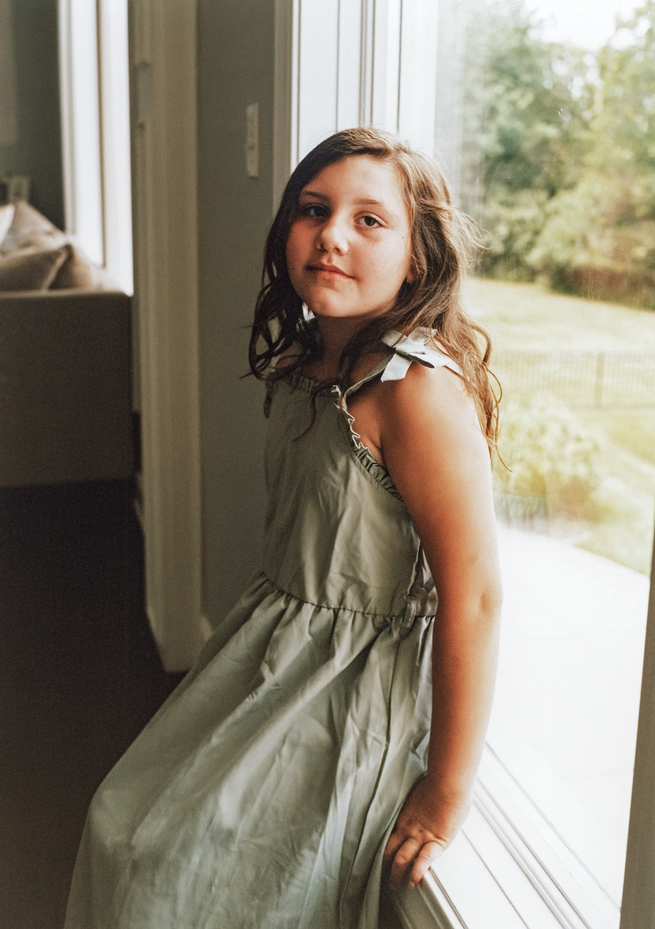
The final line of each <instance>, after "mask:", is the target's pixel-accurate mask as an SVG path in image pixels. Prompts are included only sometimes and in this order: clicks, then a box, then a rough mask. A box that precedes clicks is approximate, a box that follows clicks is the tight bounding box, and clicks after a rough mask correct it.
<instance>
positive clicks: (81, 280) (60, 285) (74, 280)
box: [50, 242, 109, 290]
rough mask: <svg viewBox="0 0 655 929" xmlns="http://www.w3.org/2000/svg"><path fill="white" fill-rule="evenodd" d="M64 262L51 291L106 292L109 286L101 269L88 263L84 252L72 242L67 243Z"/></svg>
mask: <svg viewBox="0 0 655 929" xmlns="http://www.w3.org/2000/svg"><path fill="white" fill-rule="evenodd" d="M65 247H66V249H67V255H66V260H65V261H64V263H63V264H62V265H61V266H60V268H59V269H58V271H57V274H56V275H55V278H54V280H53V281H52V283H51V284H50V289H51V290H66V289H69V290H107V289H108V288H109V285H108V283H107V280H106V275H105V272H104V271H103V270H102V268H99V267H97V265H94V264H93V262H91V261H89V259H88V258H87V257H86V255H85V254H84V252H83V251H82V250H81V248H79V246H77V245H75V244H74V243H73V242H68V244H67V245H66V246H65Z"/></svg>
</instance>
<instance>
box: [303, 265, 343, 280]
mask: <svg viewBox="0 0 655 929" xmlns="http://www.w3.org/2000/svg"><path fill="white" fill-rule="evenodd" d="M308 270H309V271H316V272H318V273H320V274H327V275H329V276H330V277H343V278H346V279H348V280H350V275H349V274H346V272H345V271H342V270H341V269H340V268H335V267H334V266H333V265H318V264H316V265H308Z"/></svg>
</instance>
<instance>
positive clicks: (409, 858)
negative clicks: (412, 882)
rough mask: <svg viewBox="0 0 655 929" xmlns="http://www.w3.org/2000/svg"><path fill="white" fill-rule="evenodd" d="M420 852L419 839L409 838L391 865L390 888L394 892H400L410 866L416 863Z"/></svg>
mask: <svg viewBox="0 0 655 929" xmlns="http://www.w3.org/2000/svg"><path fill="white" fill-rule="evenodd" d="M420 850H421V843H420V842H419V841H418V840H417V839H413V838H408V839H406V840H405V841H404V842H403V843H402V845H401V846H400V848H399V849H398V851H397V852H396V854H395V855H394V859H393V861H392V863H391V873H390V875H389V886H390V887H391V889H392V890H398V888H399V887H400V885H401V884H402V882H403V878H404V877H405V873H406V871H407V868H408V866H409V865H410V864H411V863H412V862H413V861H414V859H415V858H416V856H417V854H418V853H419V852H420Z"/></svg>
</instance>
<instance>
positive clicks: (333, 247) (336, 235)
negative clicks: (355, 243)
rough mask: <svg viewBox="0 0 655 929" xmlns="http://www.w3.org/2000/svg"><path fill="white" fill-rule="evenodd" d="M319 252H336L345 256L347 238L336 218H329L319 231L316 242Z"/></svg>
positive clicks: (342, 226) (341, 223) (342, 225)
mask: <svg viewBox="0 0 655 929" xmlns="http://www.w3.org/2000/svg"><path fill="white" fill-rule="evenodd" d="M317 244H318V248H319V251H322V252H332V251H335V252H338V253H339V254H340V255H345V254H346V252H347V251H348V236H347V233H346V230H345V228H344V224H343V222H342V221H340V220H339V218H338V217H336V216H331V217H330V219H328V220H327V221H326V222H325V223H324V224H323V225H322V226H321V229H320V232H319V233H318V240H317Z"/></svg>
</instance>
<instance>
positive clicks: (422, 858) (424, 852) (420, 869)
mask: <svg viewBox="0 0 655 929" xmlns="http://www.w3.org/2000/svg"><path fill="white" fill-rule="evenodd" d="M443 851H444V847H443V845H441V844H440V843H439V842H426V843H425V845H424V846H423V848H422V849H421V851H420V852H419V853H418V855H417V856H416V859H415V861H414V867H413V868H412V872H411V874H410V875H409V880H408V881H407V886H408V887H409V888H410V889H412V890H413V889H414V887H418V885H419V884H420V883H421V881H422V880H423V878H424V877H425V875H426V874H427V871H428V869H429V867H430V866H431V865H432V864H434V862H435V861H436V860H437V858H438V857H439V855H440V854H441V853H442V852H443Z"/></svg>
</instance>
